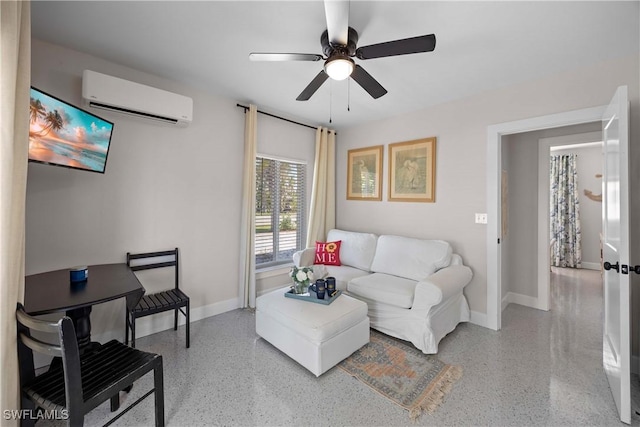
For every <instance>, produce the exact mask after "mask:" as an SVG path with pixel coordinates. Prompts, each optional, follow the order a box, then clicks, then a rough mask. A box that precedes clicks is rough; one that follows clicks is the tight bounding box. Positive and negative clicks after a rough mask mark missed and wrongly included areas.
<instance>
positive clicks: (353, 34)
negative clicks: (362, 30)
mask: <svg viewBox="0 0 640 427" xmlns="http://www.w3.org/2000/svg"><path fill="white" fill-rule="evenodd" d="M348 37H349V41H348V42H347V45H346V46H343V45H332V44H331V43H329V33H328V31H327V30H324V32H323V33H322V35H321V36H320V44H321V45H322V53H324V56H326V57H327V58H330V57H331V56H332V55H333V54H335V53H340V54H342V55H346V56H355V54H356V45H357V44H358V32H357V31H356V30H354V29H353V28H351V27H349V36H348Z"/></svg>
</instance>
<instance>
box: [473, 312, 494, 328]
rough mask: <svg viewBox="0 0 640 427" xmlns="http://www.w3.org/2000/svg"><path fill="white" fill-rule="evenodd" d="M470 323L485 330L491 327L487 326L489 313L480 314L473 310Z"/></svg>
mask: <svg viewBox="0 0 640 427" xmlns="http://www.w3.org/2000/svg"><path fill="white" fill-rule="evenodd" d="M469 322H471V323H473V324H474V325H478V326H482V327H485V328H488V327H489V326H487V325H488V324H487V313H480V312H479V311H473V310H471V320H469Z"/></svg>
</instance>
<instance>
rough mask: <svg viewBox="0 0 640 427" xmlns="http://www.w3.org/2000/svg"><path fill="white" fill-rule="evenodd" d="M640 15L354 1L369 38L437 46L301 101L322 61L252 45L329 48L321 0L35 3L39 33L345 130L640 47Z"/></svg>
mask: <svg viewBox="0 0 640 427" xmlns="http://www.w3.org/2000/svg"><path fill="white" fill-rule="evenodd" d="M639 18H640V8H639V2H638V1H633V2H631V1H626V2H612V1H587V2H575V1H555V2H540V1H533V2H520V1H517V2H516V1H514V2H505V1H499V2H484V1H472V2H457V1H445V2H436V1H409V2H400V1H352V2H351V4H350V17H349V23H350V26H352V27H353V28H355V29H356V31H358V33H359V35H360V40H359V42H358V46H365V45H369V44H375V43H380V42H385V41H389V40H395V39H401V38H406V37H413V36H417V35H423V34H431V33H434V34H435V35H436V37H437V45H436V49H435V51H433V52H430V53H422V54H414V55H405V56H398V57H390V58H379V59H370V60H367V61H360V60H356V62H357V63H359V64H360V65H361V66H363V67H364V68H365V69H366V70H367V71H368V72H369V73H370V74H371V75H372V76H373V77H374V78H376V79H377V80H378V81H379V82H380V83H381V84H382V85H383V86H384V87H385V88H386V89H387V90H388V91H389V93H387V94H386V95H385V96H383V97H381V98H379V99H377V100H374V99H372V98H371V97H370V96H369V95H368V94H367V93H366V92H365V91H364V90H363V89H362V88H361V87H360V86H358V85H357V84H356V83H355V82H353V81H351V83H350V84H349V83H347V81H342V82H335V81H330V80H328V81H327V82H325V84H324V85H323V86H322V87H321V88H320V89H319V90H318V92H316V93H315V95H314V96H313V97H312V98H311V99H310V100H309V101H306V102H300V101H296V100H295V99H296V97H297V96H298V94H299V93H300V92H301V91H302V90H303V89H304V88H305V87H306V86H307V84H308V83H309V82H310V81H311V79H312V78H313V77H315V75H316V74H317V73H318V72H319V71H320V70H321V69H322V62H250V61H249V60H248V55H249V53H250V52H294V53H318V54H321V53H322V49H321V46H320V34H321V33H322V32H323V31H324V30H325V28H326V21H325V16H324V5H323V3H322V2H321V1H286V2H274V1H258V2H248V1H228V2H223V1H196V2H184V1H183V2H167V1H142V2H132V1H124V2H120V1H118V2H114V1H110V2H97V1H83V2H76V1H71V2H57V1H43V2H38V1H34V2H32V33H33V36H34V37H36V38H38V39H41V40H45V41H49V42H52V43H55V44H59V45H62V46H67V47H70V48H73V49H76V50H79V51H82V52H87V53H90V54H92V55H95V56H98V57H101V58H104V59H107V60H110V61H113V62H116V63H119V64H123V65H126V66H128V67H131V68H134V69H137V70H141V71H145V72H148V73H151V74H154V75H157V76H161V77H165V78H168V79H172V80H175V81H179V82H183V83H185V84H187V85H189V86H193V87H197V88H202V89H204V90H206V91H208V92H211V93H214V94H219V95H222V96H225V97H230V98H231V99H233V100H234V101H238V102H241V103H248V102H253V103H255V104H257V105H258V107H259V108H260V109H261V110H265V111H270V112H274V113H278V114H281V115H285V116H286V117H289V118H293V119H298V120H300V121H303V122H305V123H309V124H324V125H326V124H328V123H329V117H330V115H331V117H332V120H333V123H332V125H331V127H333V128H336V129H340V128H345V127H348V126H352V125H355V124H359V123H363V122H366V121H369V120H376V119H381V118H384V117H389V116H393V115H397V114H401V113H405V112H408V111H415V110H419V109H422V108H425V107H429V106H432V105H437V104H440V103H444V102H448V101H451V100H455V99H459V98H463V97H466V96H470V95H473V94H478V93H481V92H484V91H487V90H491V89H495V88H498V87H503V86H508V85H512V84H516V83H520V82H523V81H527V80H531V79H537V78H542V77H545V76H548V75H551V74H555V73H558V72H562V71H565V70H570V69H573V68H577V67H582V66H585V65H588V64H593V63H597V62H600V61H604V60H607V59H611V58H616V57H620V56H624V55H629V54H633V53H635V54H638V51H639V44H640V28H639ZM96 71H100V70H96ZM522 101H524V102H526V100H522ZM348 105H350V111H347V106H348ZM195 114H197V111H196V112H195Z"/></svg>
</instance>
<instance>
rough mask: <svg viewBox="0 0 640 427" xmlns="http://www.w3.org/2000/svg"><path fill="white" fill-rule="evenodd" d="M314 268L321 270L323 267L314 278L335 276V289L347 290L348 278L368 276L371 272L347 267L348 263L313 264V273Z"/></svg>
mask: <svg viewBox="0 0 640 427" xmlns="http://www.w3.org/2000/svg"><path fill="white" fill-rule="evenodd" d="M316 269H318V270H319V271H322V270H321V269H323V270H324V271H323V274H322V276H317V275H316V276H315V277H316V278H318V279H320V278H322V279H326V278H327V277H335V278H336V289H339V290H341V291H346V290H347V283H349V281H350V280H353V279H355V278H356V277H363V276H369V275H370V274H371V273H369V272H368V271H362V270H359V269H357V268H353V267H349V266H348V265H344V264H343V265H341V266H335V265H323V266H318V265H314V266H313V271H314V273H315V271H316Z"/></svg>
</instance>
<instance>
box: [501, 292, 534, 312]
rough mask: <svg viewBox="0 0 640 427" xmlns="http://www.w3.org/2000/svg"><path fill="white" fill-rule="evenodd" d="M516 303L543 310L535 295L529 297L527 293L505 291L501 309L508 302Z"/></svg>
mask: <svg viewBox="0 0 640 427" xmlns="http://www.w3.org/2000/svg"><path fill="white" fill-rule="evenodd" d="M512 303H513V304H518V305H523V306H525V307H531V308H535V309H537V310H544V309H543V308H542V306H541V305H540V304H539V302H538V298H537V297H531V296H529V295H522V294H517V293H515V292H507V294H506V295H505V296H504V298H502V310H503V311H504V309H505V308H507V306H508V305H509V304H512Z"/></svg>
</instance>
